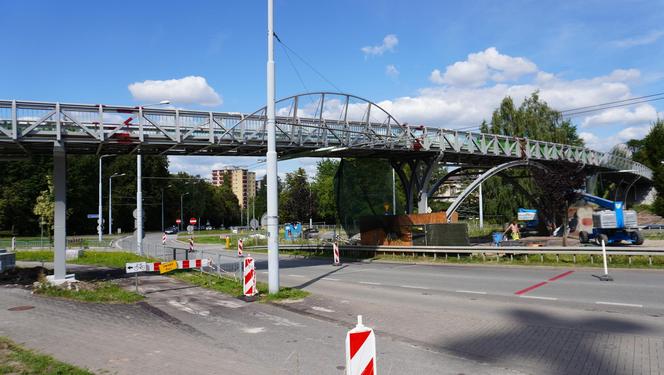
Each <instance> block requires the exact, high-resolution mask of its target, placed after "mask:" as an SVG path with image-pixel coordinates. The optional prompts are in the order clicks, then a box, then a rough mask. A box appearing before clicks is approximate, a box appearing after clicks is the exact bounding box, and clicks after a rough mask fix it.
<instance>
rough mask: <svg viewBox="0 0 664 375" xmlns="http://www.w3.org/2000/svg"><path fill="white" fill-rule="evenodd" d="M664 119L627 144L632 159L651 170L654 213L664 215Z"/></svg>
mask: <svg viewBox="0 0 664 375" xmlns="http://www.w3.org/2000/svg"><path fill="white" fill-rule="evenodd" d="M663 145H664V120H661V119H658V120H657V121H655V122H654V123H653V124H652V127H651V128H650V132H649V133H648V135H646V136H645V138H643V139H641V140H631V141H629V142H628V143H627V146H628V147H629V148H630V150H631V151H632V153H633V158H634V160H636V161H638V162H640V163H643V164H645V165H646V166H647V167H648V168H650V169H652V171H653V186H654V187H655V189H656V190H657V193H658V194H657V198H656V199H655V202H654V204H653V210H654V211H655V213H656V214H658V215H660V216H664V164H662V162H664V147H662V146H663Z"/></svg>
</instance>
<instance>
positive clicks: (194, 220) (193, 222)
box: [189, 217, 198, 225]
mask: <svg viewBox="0 0 664 375" xmlns="http://www.w3.org/2000/svg"><path fill="white" fill-rule="evenodd" d="M196 223H198V220H196V218H195V217H192V218H191V219H189V224H191V225H196Z"/></svg>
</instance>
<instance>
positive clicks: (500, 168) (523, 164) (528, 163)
mask: <svg viewBox="0 0 664 375" xmlns="http://www.w3.org/2000/svg"><path fill="white" fill-rule="evenodd" d="M516 167H536V168H540V169H542V170H545V171H548V170H549V169H548V168H547V167H546V166H544V165H543V164H540V163H537V162H534V161H531V160H514V161H510V162H507V163H503V164H500V165H497V166H495V167H493V168H491V169H489V170H488V171H486V172H484V173H482V174H481V175H480V176H479V177H477V178H476V179H475V180H474V181H473V182H472V183H471V184H470V185H468V186H467V187H466V188H465V189H464V190H463V192H462V193H461V194H459V196H458V197H456V199H455V200H454V202H452V204H451V205H450V206H449V207H448V208H447V211H446V212H445V213H446V215H447V216H446V217H447V218H448V219H447V221H448V222H449V221H451V220H452V214H453V213H454V212H456V210H457V208H459V206H460V205H461V203H463V201H464V200H465V199H466V198H468V196H469V195H470V194H472V193H473V191H475V189H477V187H478V186H480V184H481V183H483V182H484V181H486V180H488V179H489V178H491V177H493V176H495V175H497V174H498V173H500V172H502V171H504V170H506V169H510V168H516Z"/></svg>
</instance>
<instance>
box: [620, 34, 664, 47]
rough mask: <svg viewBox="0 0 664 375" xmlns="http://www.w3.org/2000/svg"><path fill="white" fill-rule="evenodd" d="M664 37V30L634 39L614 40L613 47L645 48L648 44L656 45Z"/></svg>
mask: <svg viewBox="0 0 664 375" xmlns="http://www.w3.org/2000/svg"><path fill="white" fill-rule="evenodd" d="M662 36H664V30H653V31H651V32H650V33H648V34H646V35H641V36H637V37H632V38H625V39H620V40H614V41H613V42H611V45H613V46H615V47H620V48H629V47H635V46H645V45H648V44H652V43H655V42H656V41H658V40H659V39H660V38H661V37H662Z"/></svg>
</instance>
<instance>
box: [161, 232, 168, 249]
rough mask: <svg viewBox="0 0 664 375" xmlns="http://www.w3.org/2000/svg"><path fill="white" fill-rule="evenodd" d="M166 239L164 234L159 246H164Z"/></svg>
mask: <svg viewBox="0 0 664 375" xmlns="http://www.w3.org/2000/svg"><path fill="white" fill-rule="evenodd" d="M166 238H167V237H166V233H164V235H163V236H161V245H162V246H166Z"/></svg>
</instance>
